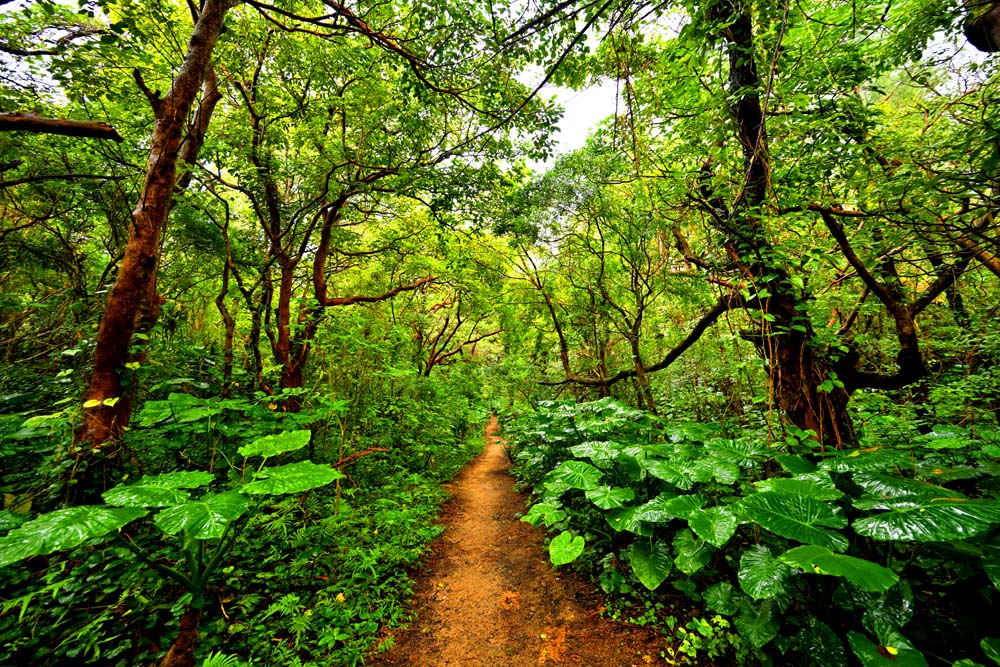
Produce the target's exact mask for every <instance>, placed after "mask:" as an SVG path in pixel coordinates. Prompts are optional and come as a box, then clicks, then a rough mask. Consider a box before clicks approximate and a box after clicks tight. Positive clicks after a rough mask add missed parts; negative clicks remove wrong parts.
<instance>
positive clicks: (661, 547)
mask: <svg viewBox="0 0 1000 667" xmlns="http://www.w3.org/2000/svg"><path fill="white" fill-rule="evenodd" d="M628 562H629V564H630V565H631V566H632V572H633V573H635V576H636V578H637V579H638V580H639V581H640V583H642V585H643V586H645V587H646V588H648V589H649V590H651V591H655V590H656V589H657V587H658V586H659V585H660V584H662V583H663V581H664V580H665V579H666V578H667V575H669V574H670V570H672V569H673V560H672V558H671V554H670V545H669V544H667V543H666V542H663V541H661V540H656V541H654V542H653V544H652V546H650V544H649V542H648V541H647V540H637V541H636V542H633V543H632V546H631V547H630V548H629V556H628Z"/></svg>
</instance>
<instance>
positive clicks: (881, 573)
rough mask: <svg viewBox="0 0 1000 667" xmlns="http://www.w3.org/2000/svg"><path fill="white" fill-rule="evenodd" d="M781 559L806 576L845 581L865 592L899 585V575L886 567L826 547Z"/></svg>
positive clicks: (795, 552)
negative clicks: (826, 577) (820, 576)
mask: <svg viewBox="0 0 1000 667" xmlns="http://www.w3.org/2000/svg"><path fill="white" fill-rule="evenodd" d="M778 558H779V559H780V560H781V562H783V563H785V564H786V565H791V566H793V567H797V568H799V569H801V570H803V571H805V572H810V573H815V574H828V575H832V576H835V577H843V578H844V579H846V580H847V581H849V582H851V583H852V584H854V585H855V586H858V587H860V588H863V589H865V590H866V591H876V592H878V591H884V590H888V589H889V588H891V587H892V586H893V585H894V584H895V583H896V582H897V581H899V575H897V574H896V573H895V572H893V571H892V570H890V569H889V568H887V567H882V566H881V565H879V564H877V563H873V562H871V561H868V560H864V559H862V558H855V557H854V556H844V555H843V554H835V553H833V552H832V551H830V550H829V549H827V548H826V547H820V546H816V545H814V544H807V545H805V546H801V547H796V548H794V549H789V550H788V551H786V552H785V553H783V554H781V555H780V556H778Z"/></svg>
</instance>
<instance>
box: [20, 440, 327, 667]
mask: <svg viewBox="0 0 1000 667" xmlns="http://www.w3.org/2000/svg"><path fill="white" fill-rule="evenodd" d="M309 439H310V432H309V431H308V430H300V431H286V432H283V433H278V434H276V435H268V436H264V437H262V438H258V439H256V440H254V441H253V442H251V443H250V444H248V445H245V446H243V447H241V448H240V449H239V453H240V455H241V456H242V457H243V459H244V461H243V465H242V466H240V468H239V469H238V470H234V473H236V474H233V475H231V476H230V477H231V478H232V479H235V480H237V483H236V484H235V486H234V488H229V489H224V490H217V489H215V488H214V485H215V482H216V476H215V475H213V474H211V473H208V472H201V471H188V472H171V473H165V474H162V475H153V476H146V477H143V478H141V479H140V480H139V481H138V482H135V483H132V484H120V485H118V486H116V487H114V488H112V489H110V490H108V491H106V492H105V493H104V494H103V495H102V499H103V500H104V502H105V503H106V504H105V505H86V506H81V507H69V508H66V509H61V510H56V511H54V512H49V513H47V514H43V515H41V516H39V517H37V518H35V519H33V520H32V521H28V522H26V523H24V524H22V525H21V526H19V527H17V528H14V529H13V530H11V531H10V532H8V534H7V535H6V536H4V537H0V567H4V566H7V565H11V564H13V563H16V562H18V561H22V560H24V559H26V558H31V557H32V556H43V555H46V554H51V553H54V552H57V551H63V550H67V549H72V548H74V547H76V546H79V545H81V544H83V543H84V542H88V541H91V543H92V544H97V543H99V540H103V541H108V540H112V539H118V540H120V541H121V542H122V543H123V544H124V545H125V546H126V547H128V549H129V551H131V552H132V553H133V554H134V555H135V557H136V558H138V559H139V560H140V561H142V562H143V563H145V564H146V565H147V566H149V567H150V568H152V569H153V570H155V571H156V572H158V573H159V574H160V575H161V576H163V577H165V578H167V579H170V580H173V581H175V582H177V583H179V584H181V585H182V586H183V587H184V588H185V589H186V590H187V591H188V592H189V593H190V595H191V601H190V603H189V604H188V606H187V608H186V609H185V611H184V613H183V614H182V616H181V618H180V630H179V632H178V636H177V639H176V640H175V641H174V644H173V646H171V648H170V650H169V651H168V652H167V655H166V656H165V657H164V658H163V660H162V662H161V663H160V664H161V665H162V666H163V667H175V666H178V665H193V664H194V643H195V640H196V639H197V635H198V624H199V622H200V620H201V614H202V608H203V607H204V604H205V591H206V588H207V586H208V583H209V581H210V580H211V578H212V576H213V575H214V574H215V572H216V570H217V569H218V566H219V563H220V562H221V560H222V558H223V556H224V555H225V554H226V553H227V552H228V551H229V550H230V547H231V546H232V544H233V541H234V540H235V537H236V530H235V526H236V523H237V521H238V520H239V519H240V518H241V517H243V516H244V515H246V514H247V513H248V512H250V511H251V510H252V508H253V506H254V504H255V503H254V501H255V500H256V499H260V498H261V497H262V496H273V495H281V494H288V493H303V492H305V491H309V490H311V489H315V488H317V487H320V486H324V485H326V484H329V483H330V482H333V481H334V480H337V479H340V478H342V477H343V476H344V475H343V473H341V472H340V471H339V470H336V469H334V468H332V467H330V466H329V465H321V464H318V463H312V462H310V461H300V462H297V463H289V464H286V465H279V466H268V465H266V464H267V461H268V459H269V458H273V457H276V456H278V455H281V454H286V453H288V452H292V451H295V450H298V449H301V448H302V447H305V446H306V445H307V444H308V443H309ZM251 462H255V463H256V462H259V463H256V465H253V466H251V465H250V464H251ZM5 514H6V513H5ZM147 516H151V518H152V525H153V526H154V527H155V529H156V530H158V531H159V533H160V534H161V538H162V540H163V541H164V542H165V543H166V542H173V543H174V545H175V546H177V547H179V549H180V552H181V554H182V559H183V560H182V561H181V562H179V563H177V564H175V565H168V564H164V563H162V562H159V561H157V560H156V559H155V558H154V557H153V556H152V555H151V554H150V553H149V552H147V551H146V550H144V549H143V548H141V547H140V546H138V545H137V544H136V543H135V542H134V541H133V540H132V539H131V538H130V537H129V536H128V535H125V534H122V533H121V532H120V531H121V529H122V528H123V527H125V526H126V525H128V524H130V523H132V522H133V521H136V520H138V519H141V518H143V517H147ZM6 518H11V517H9V516H8V517H6ZM0 525H2V523H0Z"/></svg>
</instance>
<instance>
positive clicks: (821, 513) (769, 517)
mask: <svg viewBox="0 0 1000 667" xmlns="http://www.w3.org/2000/svg"><path fill="white" fill-rule="evenodd" d="M740 508H741V509H742V511H743V513H744V514H745V516H746V517H747V518H748V519H750V520H751V521H754V522H756V523H759V524H760V525H761V526H763V527H764V528H766V529H767V530H769V531H771V532H772V533H775V534H777V535H781V536H782V537H787V538H788V539H790V540H796V541H798V542H805V543H806V544H815V545H818V546H823V547H827V548H829V549H832V550H834V551H843V550H845V549H846V548H847V544H848V543H847V538H845V537H844V536H843V535H840V534H838V533H834V532H831V531H829V530H824V529H823V528H820V526H826V527H830V528H843V527H845V526H846V525H847V520H846V519H844V518H843V517H841V516H838V515H836V514H834V512H833V509H831V507H830V506H829V505H827V504H826V503H824V502H823V501H821V500H817V499H816V498H810V497H809V496H803V495H799V494H786V493H775V492H772V491H764V492H760V493H755V494H753V495H750V496H747V497H745V498H744V499H743V500H742V501H741V503H740Z"/></svg>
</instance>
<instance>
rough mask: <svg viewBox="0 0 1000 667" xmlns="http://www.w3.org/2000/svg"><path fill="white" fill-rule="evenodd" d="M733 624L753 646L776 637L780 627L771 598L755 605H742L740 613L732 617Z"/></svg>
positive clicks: (757, 646) (763, 643)
mask: <svg viewBox="0 0 1000 667" xmlns="http://www.w3.org/2000/svg"><path fill="white" fill-rule="evenodd" d="M733 624H734V625H735V626H736V629H737V630H738V631H739V633H740V635H741V636H742V637H743V638H744V639H746V640H747V641H748V642H750V644H751V645H752V646H753V647H755V648H761V647H762V646H764V645H765V644H767V643H768V642H769V641H771V640H772V639H774V638H775V637H777V636H778V630H779V629H780V628H781V620H780V619H779V618H778V614H777V613H776V610H775V604H774V601H773V600H765V601H764V602H762V603H760V604H759V605H756V606H755V607H750V606H747V607H744V608H743V611H742V612H740V615H739V616H737V617H736V618H734V619H733Z"/></svg>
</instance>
